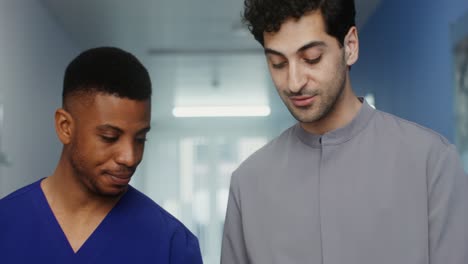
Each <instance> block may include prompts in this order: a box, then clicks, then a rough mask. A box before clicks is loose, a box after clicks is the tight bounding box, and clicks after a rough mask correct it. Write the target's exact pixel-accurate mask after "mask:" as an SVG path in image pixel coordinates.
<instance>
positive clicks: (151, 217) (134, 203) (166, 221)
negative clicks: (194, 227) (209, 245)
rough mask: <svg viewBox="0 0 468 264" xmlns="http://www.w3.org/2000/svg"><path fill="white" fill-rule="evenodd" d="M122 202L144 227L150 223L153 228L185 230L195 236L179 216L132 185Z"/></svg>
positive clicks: (170, 230) (175, 230) (189, 234)
mask: <svg viewBox="0 0 468 264" xmlns="http://www.w3.org/2000/svg"><path fill="white" fill-rule="evenodd" d="M122 203H123V204H122V206H123V207H125V210H127V211H128V213H131V214H132V215H133V217H134V219H135V220H137V221H138V222H139V223H140V224H141V225H142V227H145V226H147V225H149V226H150V227H151V228H155V227H158V228H160V229H165V230H167V231H169V232H179V231H180V230H184V231H186V232H187V235H188V236H194V235H193V234H192V233H191V232H190V231H189V230H188V229H187V227H185V225H184V224H182V222H180V221H179V220H178V219H177V218H175V217H174V216H173V215H171V214H170V213H169V212H167V211H166V210H165V209H164V208H162V207H161V206H160V205H159V204H157V203H156V202H154V201H153V200H152V199H151V198H149V197H148V196H146V195H145V194H143V193H141V192H140V191H138V190H137V189H135V188H133V187H131V186H129V190H128V192H127V194H126V197H125V199H123V200H122Z"/></svg>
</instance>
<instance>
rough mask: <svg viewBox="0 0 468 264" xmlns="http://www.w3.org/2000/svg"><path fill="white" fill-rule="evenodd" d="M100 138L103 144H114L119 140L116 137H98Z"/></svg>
mask: <svg viewBox="0 0 468 264" xmlns="http://www.w3.org/2000/svg"><path fill="white" fill-rule="evenodd" d="M100 137H101V140H102V141H104V142H105V143H114V142H116V141H117V140H118V139H119V138H118V137H108V136H100Z"/></svg>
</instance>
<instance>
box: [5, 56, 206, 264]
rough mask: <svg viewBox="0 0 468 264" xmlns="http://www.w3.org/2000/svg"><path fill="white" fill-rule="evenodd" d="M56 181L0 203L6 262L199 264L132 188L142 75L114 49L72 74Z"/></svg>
mask: <svg viewBox="0 0 468 264" xmlns="http://www.w3.org/2000/svg"><path fill="white" fill-rule="evenodd" d="M62 104H63V105H62V108H60V109H58V110H57V111H56V112H55V128H56V132H57V135H58V138H59V140H60V141H61V142H62V143H63V150H62V154H61V157H60V160H59V162H58V165H57V168H56V170H55V171H54V173H53V174H52V175H51V176H49V177H47V178H44V179H42V180H39V181H37V182H35V183H33V184H31V185H29V186H26V187H23V188H22V189H19V190H17V191H16V192H14V193H12V194H10V195H8V196H7V197H5V198H3V199H2V200H0V263H80V264H83V263H87V264H88V263H89V264H91V263H99V264H102V263H153V264H154V263H190V264H193V263H202V260H201V255H200V249H199V245H198V241H197V238H196V237H195V236H194V235H193V234H192V233H190V231H189V230H188V229H187V228H186V227H185V226H184V225H183V224H182V223H180V222H179V221H178V220H177V219H175V218H174V217H173V216H171V215H170V214H169V213H167V212H166V211H164V210H163V209H162V208H161V207H160V206H158V205H157V204H156V203H155V202H153V201H152V200H151V199H149V198H148V197H146V196H145V195H143V194H142V193H140V192H139V191H137V190H136V189H134V188H133V187H131V186H130V185H129V182H130V179H131V177H132V175H133V173H134V172H135V170H136V168H137V166H138V164H139V163H140V162H141V160H142V157H143V149H144V146H145V141H146V134H147V133H148V131H149V130H150V121H151V81H150V78H149V75H148V72H147V70H146V69H145V67H144V66H143V65H142V64H141V63H140V62H139V61H138V60H137V59H136V58H135V57H134V56H133V55H131V54H130V53H128V52H125V51H123V50H120V49H117V48H110V47H103V48H95V49H91V50H88V51H85V52H83V53H81V54H80V55H79V56H78V57H77V58H75V59H74V60H73V61H72V62H71V63H70V64H69V65H68V67H67V69H66V72H65V78H64V86H63V102H62Z"/></svg>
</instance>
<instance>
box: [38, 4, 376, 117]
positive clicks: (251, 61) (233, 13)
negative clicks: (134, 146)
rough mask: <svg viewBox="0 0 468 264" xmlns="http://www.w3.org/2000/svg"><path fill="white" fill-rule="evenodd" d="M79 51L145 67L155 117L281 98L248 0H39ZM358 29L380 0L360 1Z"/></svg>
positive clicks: (260, 102) (267, 101)
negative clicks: (186, 108) (128, 55)
mask: <svg viewBox="0 0 468 264" xmlns="http://www.w3.org/2000/svg"><path fill="white" fill-rule="evenodd" d="M42 1H43V3H44V5H45V7H46V8H47V9H48V10H49V11H50V13H51V15H52V16H53V17H55V19H56V21H57V23H59V24H60V25H61V26H62V27H63V29H64V30H65V31H66V32H67V33H68V34H69V36H70V37H71V39H72V40H74V41H75V43H77V45H78V47H79V48H81V49H87V48H91V47H96V46H103V45H107V46H118V47H121V48H123V49H126V50H128V51H130V52H132V53H134V54H135V55H136V56H137V57H138V58H140V59H141V60H142V62H143V63H144V64H145V65H146V66H147V68H148V70H149V72H150V74H151V78H152V81H153V88H154V102H153V110H154V111H153V117H154V118H155V119H159V120H161V121H162V120H170V119H171V118H172V116H171V110H172V107H173V106H175V105H191V106H194V105H254V104H270V105H271V106H272V108H273V111H272V114H273V115H274V114H275V113H276V111H274V109H276V108H278V107H279V106H278V104H280V101H279V100H278V99H277V98H276V94H275V91H274V89H272V88H271V81H270V78H269V76H268V74H267V69H266V65H265V62H264V58H263V54H262V52H261V49H260V46H259V44H257V43H256V41H255V40H254V39H253V37H252V36H251V35H250V34H249V33H248V32H247V31H246V30H245V28H244V27H243V26H242V24H241V22H240V16H241V10H242V6H243V1H242V0H238V1H233V0H197V1H193V0H177V1H175V0H135V1H128V0H80V1H73V0H68V1H64V0H42ZM355 2H356V8H357V10H358V16H357V24H358V27H362V26H364V24H365V22H366V20H367V19H368V17H369V16H370V15H371V14H372V13H373V12H374V11H375V8H376V7H377V6H378V4H379V2H380V0H356V1H355Z"/></svg>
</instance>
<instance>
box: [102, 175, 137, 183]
mask: <svg viewBox="0 0 468 264" xmlns="http://www.w3.org/2000/svg"><path fill="white" fill-rule="evenodd" d="M106 175H107V176H108V177H109V179H110V180H111V181H112V183H114V184H116V185H128V183H129V182H130V180H131V179H132V173H125V174H123V173H109V172H107V173H106Z"/></svg>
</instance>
